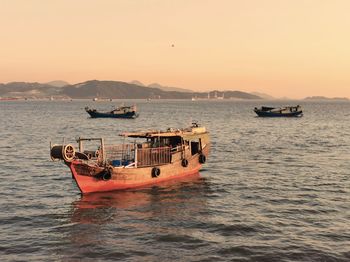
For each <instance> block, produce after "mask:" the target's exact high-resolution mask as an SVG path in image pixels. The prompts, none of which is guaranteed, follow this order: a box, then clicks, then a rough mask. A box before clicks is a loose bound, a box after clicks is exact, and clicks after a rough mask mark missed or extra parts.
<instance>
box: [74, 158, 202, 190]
mask: <svg viewBox="0 0 350 262" xmlns="http://www.w3.org/2000/svg"><path fill="white" fill-rule="evenodd" d="M68 165H69V167H70V170H71V171H72V175H73V177H74V179H75V181H76V182H77V185H78V187H79V189H80V191H81V192H82V193H83V194H85V193H92V192H105V191H114V190H123V189H131V188H139V187H144V186H147V185H154V184H158V183H162V182H165V181H169V180H179V179H182V178H184V177H188V176H194V175H198V174H199V173H198V172H199V169H200V168H201V164H199V163H198V162H197V163H196V164H194V165H189V167H188V168H183V167H181V169H182V170H181V171H180V170H179V169H178V168H177V167H174V166H173V165H168V166H164V167H162V166H159V168H160V170H161V175H160V176H159V177H156V178H152V177H151V175H150V174H151V170H152V167H149V168H130V169H128V168H123V169H121V170H118V171H121V172H119V173H118V171H116V172H115V173H113V175H112V178H111V179H110V180H108V181H104V180H102V179H98V178H96V177H94V176H91V175H90V176H89V175H86V174H79V172H78V170H79V168H77V166H82V165H85V167H86V164H81V163H80V162H78V161H73V162H71V163H69V164H68ZM190 166H191V167H190ZM89 168H90V171H91V168H92V167H89ZM77 169H78V170H77ZM100 171H101V169H100V168H98V167H96V169H95V170H93V171H92V172H95V173H98V172H100ZM126 177H129V178H126Z"/></svg>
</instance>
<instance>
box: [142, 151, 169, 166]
mask: <svg viewBox="0 0 350 262" xmlns="http://www.w3.org/2000/svg"><path fill="white" fill-rule="evenodd" d="M170 149H171V148H170V147H157V148H142V149H137V153H136V155H137V162H136V164H137V167H145V166H154V165H163V164H168V163H170V162H171V152H170Z"/></svg>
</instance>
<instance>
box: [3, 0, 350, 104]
mask: <svg viewBox="0 0 350 262" xmlns="http://www.w3.org/2000/svg"><path fill="white" fill-rule="evenodd" d="M349 12H350V1H348V0H237V1H236V0H207V1H206V0H201V1H199V0H198V1H197V0H173V1H170V0H147V1H146V0H139V1H138V0H48V1H44V0H0V35H1V37H0V83H7V82H12V81H27V82H34V81H35V82H48V81H52V80H58V79H59V80H65V81H68V82H69V83H77V82H83V81H86V80H90V79H99V80H120V81H126V82H129V81H132V80H139V81H141V82H143V83H145V84H150V83H153V82H158V83H160V84H162V85H167V86H176V87H182V88H189V89H192V90H196V91H199V90H203V91H207V90H213V89H218V90H241V91H247V92H253V91H258V92H264V93H267V94H270V95H273V96H275V97H283V96H287V97H291V98H303V97H305V96H311V95H322V96H329V97H336V96H338V97H349V98H350V15H349ZM172 45H174V46H172Z"/></svg>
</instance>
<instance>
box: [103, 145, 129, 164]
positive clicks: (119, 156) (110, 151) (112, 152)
mask: <svg viewBox="0 0 350 262" xmlns="http://www.w3.org/2000/svg"><path fill="white" fill-rule="evenodd" d="M104 150H105V158H106V160H107V161H113V160H123V161H133V160H134V159H135V145H134V144H122V145H105V146H104Z"/></svg>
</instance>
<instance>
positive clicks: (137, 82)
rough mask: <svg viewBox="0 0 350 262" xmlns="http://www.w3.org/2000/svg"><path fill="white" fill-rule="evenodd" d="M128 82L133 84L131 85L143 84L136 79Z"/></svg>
mask: <svg viewBox="0 0 350 262" xmlns="http://www.w3.org/2000/svg"><path fill="white" fill-rule="evenodd" d="M129 84H133V85H137V86H145V85H144V84H143V83H141V82H140V81H137V80H133V81H131V82H130V83H129Z"/></svg>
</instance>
